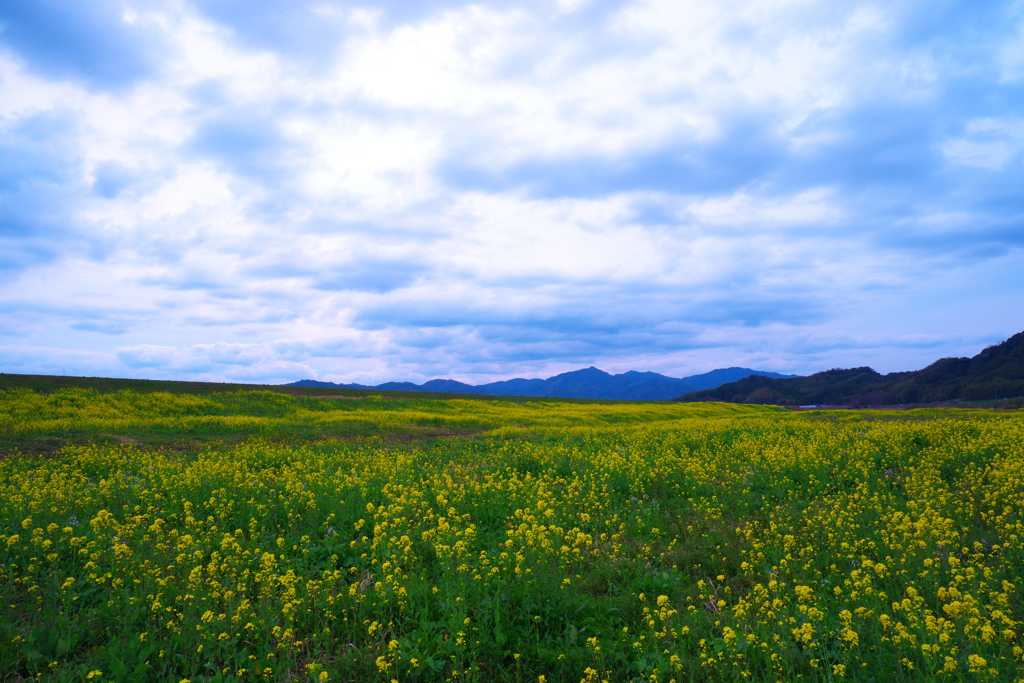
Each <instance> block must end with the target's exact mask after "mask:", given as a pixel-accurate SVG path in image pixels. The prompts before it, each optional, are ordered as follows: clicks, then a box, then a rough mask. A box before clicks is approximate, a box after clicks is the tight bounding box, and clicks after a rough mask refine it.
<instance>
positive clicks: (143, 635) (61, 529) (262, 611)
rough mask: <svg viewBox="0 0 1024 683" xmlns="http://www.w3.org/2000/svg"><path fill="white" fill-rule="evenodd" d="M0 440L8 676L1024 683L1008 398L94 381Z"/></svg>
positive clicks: (1020, 451) (5, 397)
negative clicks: (603, 394)
mask: <svg viewBox="0 0 1024 683" xmlns="http://www.w3.org/2000/svg"><path fill="white" fill-rule="evenodd" d="M332 393H333V392H332ZM0 439H2V440H3V448H4V449H5V452H4V455H3V459H2V460H0V671H2V672H4V673H5V676H6V677H5V678H4V679H3V680H4V681H19V680H29V679H32V680H37V679H41V680H55V681H80V680H82V681H94V682H95V681H114V680H120V681H140V680H153V681H174V682H175V683H178V682H180V681H183V680H188V681H191V682H197V681H241V680H252V681H256V680H302V681H325V680H330V681H441V680H451V681H530V682H541V681H546V682H555V681H572V682H573V683H576V681H595V682H596V681H604V680H607V681H666V682H667V681H671V680H675V681H734V680H752V681H775V680H804V681H839V680H857V681H892V680H905V681H918V680H922V681H1024V673H1022V667H1024V650H1022V636H1021V630H1022V629H1021V627H1022V622H1024V601H1022V598H1021V592H1020V591H1021V589H1022V585H1021V583H1022V582H1021V579H1022V571H1024V554H1022V550H1021V543H1022V540H1024V519H1022V515H1021V510H1022V509H1024V415H1022V414H1020V413H1019V412H1016V411H1012V412H1011V411H1005V412H994V411H979V410H937V409H936V410H912V411H899V412H884V411H863V412H853V411H832V412H828V411H807V412H800V413H795V412H789V411H785V410H782V409H778V408H774V407H767V406H766V407H761V406H737V405H726V404H655V403H648V404H644V403H622V404H585V403H571V402H562V401H550V402H537V401H527V402H513V401H488V400H436V399H429V398H424V397H422V396H421V395H415V396H414V397H411V398H402V399H398V400H387V399H383V398H374V397H368V398H359V399H348V400H346V399H318V398H313V397H310V396H308V395H307V396H289V395H285V394H282V393H275V392H266V391H255V392H232V393H203V394H190V393H167V392H163V393H160V392H157V393H137V392H133V391H124V390H119V391H109V390H108V391H107V392H106V393H104V391H103V390H102V388H99V387H93V388H81V387H78V388H63V389H61V388H51V389H49V390H47V391H45V392H41V391H33V390H28V389H18V390H11V391H7V392H2V393H0Z"/></svg>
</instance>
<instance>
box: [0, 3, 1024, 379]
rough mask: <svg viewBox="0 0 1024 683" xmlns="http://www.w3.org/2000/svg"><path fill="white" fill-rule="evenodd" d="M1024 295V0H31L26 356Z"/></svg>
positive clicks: (536, 334)
mask: <svg viewBox="0 0 1024 683" xmlns="http://www.w3.org/2000/svg"><path fill="white" fill-rule="evenodd" d="M1021 330H1024V2H997V1H986V2H978V1H977V0H965V1H963V2H956V1H953V0H927V1H925V0H885V1H884V2H883V1H879V2H838V3H837V2H829V1H827V0H822V1H815V0H717V1H716V2H707V1H706V0H693V1H691V0H635V1H629V0H621V1H619V0H559V1H557V2H556V1H555V0H543V1H541V0H537V1H523V2H514V1H504V2H488V1H487V0H483V1H481V2H476V3H473V4H464V3H460V2H457V1H455V0H452V1H447V0H418V1H417V2H401V1H399V0H376V1H375V0H366V1H365V2H359V0H353V1H352V2H334V1H333V0H309V1H308V2H305V1H301V2H280V1H279V0H205V1H204V0H90V2H77V1H72V0H4V1H3V2H2V3H0V370H2V371H4V372H14V373H43V374H59V373H61V372H66V373H67V374H69V375H71V374H75V375H101V376H119V377H149V378H172V379H214V380H229V381H246V382H287V381H293V380H296V379H300V378H306V377H312V378H319V379H327V380H333V381H357V382H364V383H365V382H368V383H376V382H379V381H386V380H391V379H397V380H413V381H421V380H424V379H429V378H433V377H452V378H457V379H462V380H465V381H470V382H483V381H490V380H496V379H504V378H509V377H515V376H521V377H546V376H549V375H551V374H555V373H556V372H561V371H565V370H571V369H577V368H580V367H586V366H589V365H596V366H597V367H600V368H603V369H605V370H608V371H612V372H622V371H625V370H630V369H636V370H653V371H657V372H662V373H664V374H668V375H672V376H677V377H679V376H685V375H688V374H694V373H698V372H704V371H707V370H710V369H713V368H715V367H724V366H731V365H743V366H748V367H755V368H759V369H766V370H776V371H781V372H794V373H810V372H815V371H818V370H822V369H828V368H832V367H852V366H859V365H871V366H872V367H874V368H876V369H877V370H879V371H882V372H889V371H893V370H910V369H917V368H919V367H922V366H924V365H926V364H928V363H929V362H931V361H932V360H934V359H936V358H939V357H942V356H950V355H973V354H975V353H977V352H978V351H980V350H981V349H982V348H984V347H985V346H987V345H990V344H993V343H997V342H999V341H1001V340H1003V339H1005V338H1006V337H1008V336H1010V335H1011V334H1014V333H1015V332H1019V331H1021Z"/></svg>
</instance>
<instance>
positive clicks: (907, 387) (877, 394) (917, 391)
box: [676, 332, 1024, 406]
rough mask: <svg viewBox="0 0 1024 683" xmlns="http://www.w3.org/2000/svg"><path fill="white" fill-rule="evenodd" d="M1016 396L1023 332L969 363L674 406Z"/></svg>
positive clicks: (710, 395)
mask: <svg viewBox="0 0 1024 683" xmlns="http://www.w3.org/2000/svg"><path fill="white" fill-rule="evenodd" d="M1017 396H1024V332H1020V333H1018V334H1015V335H1013V336H1012V337H1010V338H1009V339H1007V340H1006V341H1004V342H1003V343H1001V344H997V345H996V346H990V347H988V348H987V349H985V350H984V351H982V352H981V353H979V354H978V355H976V356H974V357H973V358H943V359H941V360H937V361H935V362H934V363H932V364H931V365H929V366H928V367H926V368H924V369H922V370H916V371H913V372H892V373H889V374H888V375H882V374H879V373H877V372H875V371H874V370H872V369H871V368H866V367H865V368H851V369H848V370H827V371H825V372H818V373H815V374H813V375H809V376H807V377H793V378H788V379H774V378H770V377H758V376H751V377H746V378H744V379H741V380H738V381H736V382H729V383H728V384H723V385H721V386H719V387H715V388H713V389H705V390H702V391H693V392H690V393H688V394H684V395H682V396H680V397H679V398H677V399H676V400H678V401H727V402H729V403H774V404H778V405H853V406H863V405H893V404H900V403H931V402H933V401H950V400H955V399H961V400H966V401H971V400H975V401H977V400H984V399H999V398H1009V397H1017Z"/></svg>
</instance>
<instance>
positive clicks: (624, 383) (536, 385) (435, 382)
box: [286, 367, 794, 401]
mask: <svg viewBox="0 0 1024 683" xmlns="http://www.w3.org/2000/svg"><path fill="white" fill-rule="evenodd" d="M750 375H760V376H764V377H774V378H782V377H793V376H794V375H780V374H779V373H776V372H766V371H763V370H751V369H750V368H720V369H718V370H712V371H711V372H705V373H703V374H701V375H693V376H691V377H683V378H682V379H676V378H674V377H666V376H665V375H659V374H658V373H656V372H636V371H634V370H631V371H629V372H624V373H622V374H620V375H612V374H609V373H607V372H604V371H603V370H598V369H597V368H594V367H590V368H584V369H583V370H574V371H572V372H563V373H562V374H560V375H555V376H554V377H549V378H547V379H521V378H517V379H508V380H503V381H501V382H491V383H489V384H479V385H473V384H466V383H464V382H459V381H456V380H454V379H432V380H430V381H428V382H424V383H423V384H413V383H412V382H385V383H384V384H378V385H376V386H368V385H365V384H335V383H333V382H321V381H318V380H314V379H303V380H299V381H298V382H292V383H291V384H289V385H286V386H300V387H336V388H343V389H377V390H381V391H437V392H451V393H459V394H490V395H495V396H537V397H548V398H603V399H619V400H637V401H667V400H671V399H673V398H676V397H677V396H679V395H680V394H685V393H688V392H693V391H698V390H701V389H712V388H714V387H717V386H719V385H721V384H724V383H726V382H732V381H734V380H738V379H741V378H743V377H748V376H750Z"/></svg>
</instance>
